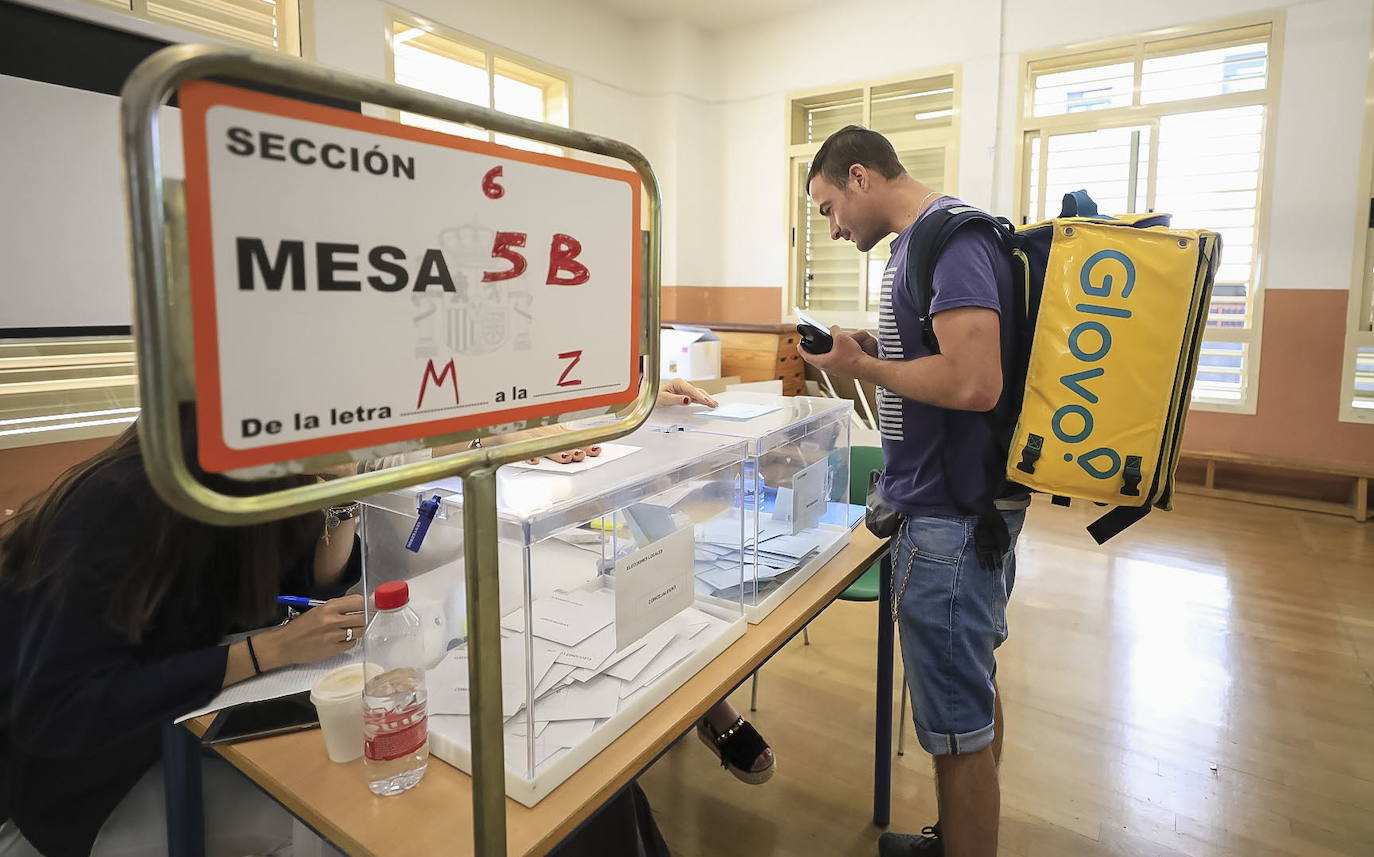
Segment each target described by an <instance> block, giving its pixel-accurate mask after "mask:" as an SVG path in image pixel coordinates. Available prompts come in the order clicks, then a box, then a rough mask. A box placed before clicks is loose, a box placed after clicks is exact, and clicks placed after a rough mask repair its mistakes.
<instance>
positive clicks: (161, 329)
mask: <svg viewBox="0 0 1374 857" xmlns="http://www.w3.org/2000/svg"><path fill="white" fill-rule="evenodd" d="M209 77H229V78H233V79H236V80H244V81H254V82H258V83H263V84H270V85H274V86H283V87H288V88H290V89H294V90H297V91H300V92H307V93H311V94H317V95H325V96H332V97H336V98H341V99H347V100H350V101H358V102H363V103H370V104H378V105H381V106H384V107H390V108H394V109H396V110H403V111H406V112H410V113H419V114H424V115H427V116H432V117H435V118H438V119H446V120H449V121H452V122H462V123H466V124H469V125H475V126H478V127H481V128H484V129H489V130H492V131H498V132H502V133H507V134H513V135H517V136H520V137H525V138H528V139H531V140H538V141H540V142H543V143H549V144H551V145H556V146H562V147H565V148H569V149H577V150H579V151H583V152H589V153H592V154H597V155H602V156H605V157H609V158H615V159H618V160H620V161H624V162H625V163H627V164H629V165H630V166H631V167H633V168H634V170H635V172H637V173H638V174H639V177H640V179H641V180H642V182H643V187H644V190H645V193H646V195H647V197H648V203H649V205H648V210H647V214H648V221H649V222H648V230H647V232H646V233H644V245H645V246H644V250H645V252H644V260H645V268H646V270H645V272H644V279H643V289H642V300H643V303H644V306H643V313H642V315H641V319H642V320H643V330H642V336H641V341H640V343H639V348H640V352H641V354H642V355H643V358H642V360H643V362H642V364H641V380H640V390H639V397H638V398H637V399H635V400H634V402H633V404H632V405H631V406H629V407H627V408H623V409H622V410H621V411H620V412H619V413H618V414H617V418H616V419H614V420H613V421H610V422H606V423H602V424H599V425H595V426H590V427H585V428H579V429H572V430H569V431H567V432H563V433H558V434H554V435H552V436H548V437H539V438H532V439H528V440H521V441H516V442H511V443H504V444H499V445H496V446H490V447H481V448H478V449H472V450H467V451H464V452H460V453H456V454H454V455H448V456H444V457H442V458H436V459H433V460H430V461H424V462H417V463H412V464H405V465H401V466H399V467H395V468H390V469H387V470H382V471H378V472H375V473H368V474H360V475H357V476H348V477H343V478H340V479H335V480H331V481H327V482H321V483H319V484H316V485H308V486H302V487H297V488H291V489H287V490H284V491H276V492H272V493H269V494H260V495H256V496H250V497H236V496H230V495H226V494H223V493H221V492H218V491H215V490H213V489H211V488H210V487H208V486H206V485H204V484H202V483H201V482H200V481H199V480H197V478H196V477H195V475H194V474H193V473H192V472H191V470H190V468H189V467H188V466H187V463H186V450H185V449H184V447H183V445H182V443H181V433H180V416H179V407H180V405H181V404H182V403H183V401H193V400H194V390H193V389H190V388H189V385H188V384H186V378H185V374H184V367H179V366H178V363H179V361H181V360H184V359H185V358H186V357H187V356H188V355H186V353H185V348H186V341H187V340H186V336H187V335H188V334H187V331H186V330H185V327H186V323H187V322H188V319H187V317H186V316H185V315H184V313H183V312H182V311H181V310H180V309H179V307H178V305H177V303H176V300H175V299H176V297H177V294H176V292H175V291H174V283H173V282H172V279H171V277H170V275H169V272H170V271H171V269H172V268H173V267H174V266H180V265H182V263H184V259H180V258H178V257H177V256H176V254H175V252H174V251H173V245H174V243H175V242H174V241H173V236H174V235H175V234H176V233H177V232H178V231H179V230H180V229H181V227H182V226H183V224H182V223H180V222H178V218H176V217H169V215H168V212H169V210H172V211H175V207H176V206H177V205H179V203H180V200H179V199H177V198H176V195H175V194H168V193H167V188H166V187H165V185H164V180H163V175H162V164H161V156H160V153H159V149H158V139H159V121H158V109H159V108H160V107H162V106H163V105H164V104H166V103H167V100H168V98H169V97H170V96H171V95H173V94H174V93H175V92H176V91H177V87H178V86H180V85H181V84H182V83H183V82H185V81H188V80H195V79H201V78H209ZM120 133H121V139H122V142H123V151H124V162H125V176H126V190H127V203H128V211H129V228H130V236H129V239H130V246H131V250H132V259H133V279H134V292H135V334H136V339H137V343H138V354H139V361H138V381H139V390H140V396H141V399H142V404H143V412H142V414H141V416H140V419H139V440H140V442H141V443H142V445H143V457H144V465H145V468H146V469H147V471H148V477H149V480H150V481H151V482H152V484H153V487H154V488H155V489H156V490H157V492H158V493H159V494H160V495H161V496H162V498H163V499H164V500H165V501H166V502H167V503H168V504H169V505H171V506H172V507H173V508H175V509H177V510H178V511H181V512H183V513H185V514H187V515H190V516H192V517H195V518H198V519H201V520H204V521H206V522H209V523H213V524H222V525H245V524H252V523H258V522H262V521H267V520H272V519H276V518H281V517H286V516H288V515H293V514H301V513H304V512H310V511H316V510H318V509H320V508H323V507H324V506H326V505H328V504H329V503H331V502H334V501H337V500H343V499H349V498H355V497H362V496H367V495H371V494H377V493H381V492H383V491H388V490H392V489H396V488H401V487H405V486H409V485H414V484H416V483H419V482H425V481H430V480H434V479H438V478H442V477H446V476H451V475H455V474H457V475H460V476H461V477H462V479H463V492H464V502H463V527H464V530H465V532H466V533H467V534H468V537H467V538H466V539H465V540H464V542H465V546H464V558H465V564H466V570H467V572H466V576H467V611H468V616H469V622H470V625H469V646H470V648H471V651H472V655H471V657H470V658H469V667H468V668H469V682H470V685H471V687H472V693H473V694H474V696H473V718H472V739H473V740H472V748H473V752H472V783H473V791H472V799H473V828H474V836H475V846H476V851H477V853H478V854H481V855H504V854H505V853H506V827H505V799H506V798H505V760H504V741H503V738H502V732H501V727H502V722H501V661H500V657H501V649H500V637H501V632H500V625H499V621H500V617H499V615H498V614H499V604H498V592H497V587H498V584H497V566H498V556H497V530H496V470H497V468H499V467H500V466H501V465H503V464H508V463H510V462H514V461H520V460H523V459H527V458H534V457H539V456H542V455H545V454H548V453H551V452H556V451H559V450H563V449H569V448H573V447H579V446H586V445H589V444H594V443H600V442H603V441H608V440H613V439H615V438H617V437H621V436H623V435H625V434H628V433H629V432H631V431H634V430H635V429H636V428H638V427H639V426H640V424H642V423H643V422H644V420H645V419H646V418H647V417H648V416H649V412H650V411H651V410H652V409H653V406H654V402H655V400H656V397H657V394H658V388H659V374H658V366H659V338H658V336H657V329H658V326H659V290H660V281H659V275H660V253H661V249H660V248H661V229H662V225H661V218H662V211H661V209H662V202H661V197H660V194H659V188H658V181H657V179H656V178H655V176H654V173H653V169H652V168H651V167H650V165H649V162H648V160H647V159H646V158H645V157H644V155H642V154H641V153H640V152H639V151H638V150H636V149H635V148H633V147H632V146H629V145H628V144H625V143H622V142H619V141H617V140H612V139H610V138H607V137H599V136H596V135H593V134H587V133H585V132H581V131H573V130H571V129H568V128H561V127H558V126H554V125H547V124H544V123H542V122H533V121H530V120H527V119H520V118H517V117H514V116H510V115H507V114H504V113H499V112H497V111H495V110H491V109H489V108H485V107H477V106H475V105H471V104H466V103H464V102H461V101H454V100H452V99H448V98H442V97H440V96H437V95H431V94H429V93H426V92H421V91H419V90H415V89H410V88H408V87H404V86H398V85H395V84H390V83H384V82H382V81H377V80H372V79H369V78H364V77H359V76H356V75H352V74H348V73H345V72H340V71H335V70H332V69H326V68H322V67H319V66H315V65H312V64H310V63H307V62H304V61H302V60H299V59H294V58H290V57H284V56H281V55H277V54H268V53H264V52H259V51H254V50H249V49H246V48H224V47H215V46H209V45H174V46H172V47H168V48H164V49H162V50H160V51H158V52H157V53H155V54H153V55H152V56H150V57H148V58H147V59H146V60H144V61H143V62H142V63H140V64H139V66H138V67H137V68H136V69H134V71H133V73H132V74H131V75H130V76H129V78H128V80H127V81H126V82H125V85H124V88H123V91H122V92H121V97H120ZM169 207H170V208H169ZM178 381H180V382H181V383H180V384H178ZM572 410H574V411H575V410H576V409H575V408H574V409H572ZM462 436H471V433H470V432H469V433H466V435H453V436H445V437H442V438H424V439H423V440H424V442H425V443H426V444H427V445H431V446H433V445H438V444H439V443H443V442H447V441H450V440H452V439H457V438H459V437H462ZM417 440H419V439H417ZM330 460H332V461H336V462H343V461H347V460H348V458H347V457H345V456H342V455H338V454H335V455H332V456H327V457H321V458H318V459H306V460H304V461H308V462H309V463H310V464H312V465H315V464H320V463H327V462H328V461H330ZM287 464H290V465H300V464H302V462H288V463H287ZM359 787H360V788H361V784H360V785H359Z"/></svg>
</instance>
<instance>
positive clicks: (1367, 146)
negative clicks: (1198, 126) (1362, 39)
mask: <svg viewBox="0 0 1374 857" xmlns="http://www.w3.org/2000/svg"><path fill="white" fill-rule="evenodd" d="M1357 186H1358V187H1360V188H1363V189H1364V190H1367V191H1368V192H1369V193H1368V196H1365V195H1363V194H1362V195H1361V196H1360V197H1359V200H1360V205H1359V207H1358V209H1357V211H1356V217H1355V241H1354V255H1353V258H1352V260H1351V281H1350V297H1349V299H1348V300H1347V301H1346V304H1347V307H1346V326H1345V348H1344V350H1342V351H1341V411H1340V420H1341V422H1345V423H1361V424H1365V425H1374V408H1357V407H1355V356H1356V353H1357V352H1358V350H1359V349H1360V348H1374V273H1371V271H1370V263H1371V261H1374V259H1372V258H1371V255H1374V240H1371V237H1370V236H1371V233H1374V48H1371V49H1370V53H1369V79H1368V81H1367V82H1366V85H1365V99H1364V142H1363V145H1362V146H1361V147H1360V178H1359V184H1358V185H1357ZM1366 205H1368V206H1369V207H1368V208H1366V207H1365V206H1366Z"/></svg>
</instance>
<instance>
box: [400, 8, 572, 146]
mask: <svg viewBox="0 0 1374 857" xmlns="http://www.w3.org/2000/svg"><path fill="white" fill-rule="evenodd" d="M383 21H384V22H385V23H384V25H383V30H382V34H383V38H384V40H385V42H386V80H387V82H388V83H393V84H394V83H396V50H395V45H394V43H393V42H392V25H393V24H405V25H407V26H410V27H416V28H418V29H420V30H424V31H425V32H426V33H430V34H432V35H435V36H438V37H440V38H443V39H448V40H449V41H451V42H457V43H458V44H460V45H462V46H463V47H466V48H470V49H472V50H475V51H480V52H481V53H482V54H483V55H484V56H485V57H486V73H487V97H488V99H489V103H490V104H491V105H493V109H495V104H496V92H495V90H496V73H495V65H496V62H497V61H498V60H503V61H505V62H508V63H512V64H514V65H517V66H521V67H522V68H524V69H526V70H528V71H532V72H535V73H537V74H541V75H544V76H546V77H551V78H554V79H556V80H558V81H559V82H561V83H562V84H563V101H564V110H565V112H566V113H567V117H568V122H567V125H566V126H563V125H560V127H567V128H573V127H575V125H574V123H575V121H576V120H575V118H574V112H573V101H574V99H573V81H572V73H571V72H569V71H567V70H566V69H561V68H558V67H557V66H553V65H549V64H548V63H545V62H541V61H540V60H537V59H535V58H533V57H531V56H528V55H526V54H522V53H519V52H518V51H513V50H509V49H508V48H505V47H502V46H501V45H498V44H495V43H494V42H488V41H486V40H485V39H480V38H478V37H476V36H473V35H471V34H469V33H465V32H463V31H462V30H458V29H455V28H453V27H450V26H447V25H445V24H440V23H439V22H437V21H435V20H433V19H432V18H426V17H424V16H423V15H416V14H415V13H413V12H408V11H406V10H404V9H398V8H397V7H395V6H386V7H383ZM383 118H385V119H389V120H390V121H392V122H399V121H401V116H400V111H399V110H396V109H394V108H390V107H388V108H385V109H384V110H383ZM543 121H544V122H546V123H549V124H553V125H558V124H559V123H557V122H550V121H549V104H548V101H547V98H546V100H545V103H544V120H543ZM495 138H496V134H495V132H493V131H491V130H490V129H487V142H489V143H495V142H496V139H495ZM498 145H499V144H498ZM560 151H561V152H562V153H563V154H564V155H566V154H567V151H566V150H563V149H560Z"/></svg>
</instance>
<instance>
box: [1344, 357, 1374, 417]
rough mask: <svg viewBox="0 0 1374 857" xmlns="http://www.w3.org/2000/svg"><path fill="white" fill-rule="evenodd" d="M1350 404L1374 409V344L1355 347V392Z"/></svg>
mask: <svg viewBox="0 0 1374 857" xmlns="http://www.w3.org/2000/svg"><path fill="white" fill-rule="evenodd" d="M1350 404H1352V405H1354V406H1355V407H1357V408H1361V409H1365V410H1370V411H1374V346H1365V345H1362V346H1360V347H1359V348H1356V349H1355V392H1354V397H1353V398H1352V399H1351V402H1350Z"/></svg>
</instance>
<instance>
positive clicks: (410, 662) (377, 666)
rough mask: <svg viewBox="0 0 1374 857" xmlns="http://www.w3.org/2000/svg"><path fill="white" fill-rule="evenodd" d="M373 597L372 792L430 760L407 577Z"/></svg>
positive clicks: (369, 663) (366, 707) (367, 713)
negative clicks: (374, 612) (374, 608)
mask: <svg viewBox="0 0 1374 857" xmlns="http://www.w3.org/2000/svg"><path fill="white" fill-rule="evenodd" d="M372 600H373V603H374V604H375V605H376V608H377V613H376V615H374V616H373V617H372V621H371V622H369V623H368V625H367V631H366V633H365V635H364V637H363V654H364V656H365V658H366V667H365V669H366V676H367V680H366V683H365V684H364V685H363V765H364V767H365V768H366V770H367V787H368V788H369V789H371V790H372V793H373V794H378V795H395V794H400V793H401V792H403V791H405V790H406V789H409V788H411V787H413V786H414V785H415V784H416V783H418V782H419V781H420V778H421V777H423V776H424V775H425V767H426V766H427V765H428V764H429V720H428V716H427V712H426V696H425V671H424V667H423V664H424V646H423V644H422V641H421V636H420V617H419V616H417V615H415V611H414V610H411V609H410V607H409V606H407V605H408V604H409V603H410V588H409V587H407V586H406V584H405V583H404V582H403V581H395V582H392V583H383V584H382V585H381V586H378V587H377V589H376V591H375V592H374V593H373V594H372Z"/></svg>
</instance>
